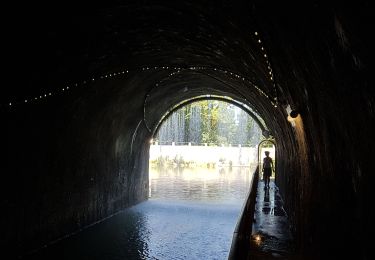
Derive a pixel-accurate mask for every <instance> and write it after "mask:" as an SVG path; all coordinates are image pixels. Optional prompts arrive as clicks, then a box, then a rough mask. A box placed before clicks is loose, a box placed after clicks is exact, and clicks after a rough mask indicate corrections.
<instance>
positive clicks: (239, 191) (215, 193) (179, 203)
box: [24, 167, 254, 260]
mask: <svg viewBox="0 0 375 260" xmlns="http://www.w3.org/2000/svg"><path fill="white" fill-rule="evenodd" d="M253 170H254V169H251V168H248V167H241V168H233V170H229V169H199V170H198V169H196V170H188V169H184V170H181V169H164V170H157V169H150V198H149V200H148V201H145V202H143V203H140V204H138V205H136V206H133V207H131V208H128V209H126V210H124V211H122V212H120V213H119V214H117V215H115V216H113V217H111V218H109V219H107V220H105V221H103V222H101V223H99V224H96V225H94V226H91V227H89V228H87V229H85V230H83V231H82V232H80V233H78V234H76V235H72V236H70V237H68V238H67V239H64V240H62V241H60V242H58V243H56V244H53V245H51V246H49V247H47V248H45V249H43V250H40V251H39V252H38V253H36V254H34V255H31V256H28V257H25V258H24V259H102V260H104V259H108V260H114V259H227V257H228V254H229V249H230V245H231V240H232V236H233V231H234V228H235V225H236V223H237V220H238V217H239V214H240V210H241V207H242V204H243V202H244V199H245V196H246V193H247V190H248V188H249V185H250V181H251V178H252V173H253Z"/></svg>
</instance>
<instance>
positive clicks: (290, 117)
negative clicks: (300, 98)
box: [285, 105, 299, 126]
mask: <svg viewBox="0 0 375 260" xmlns="http://www.w3.org/2000/svg"><path fill="white" fill-rule="evenodd" d="M285 111H286V113H287V115H288V117H287V119H288V121H289V122H290V123H291V124H292V126H295V120H296V118H297V117H298V115H299V111H298V110H297V109H291V107H290V105H288V106H287V107H286V108H285Z"/></svg>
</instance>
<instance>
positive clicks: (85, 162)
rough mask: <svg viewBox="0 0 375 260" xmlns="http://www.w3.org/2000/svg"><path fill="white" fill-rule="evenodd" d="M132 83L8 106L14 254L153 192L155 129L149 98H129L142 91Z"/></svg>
mask: <svg viewBox="0 0 375 260" xmlns="http://www.w3.org/2000/svg"><path fill="white" fill-rule="evenodd" d="M102 84H103V85H105V88H103V85H102ZM125 84H128V85H127V88H126V91H124V88H122V86H124V85H125ZM131 86H132V85H131V84H129V82H125V81H124V80H123V79H121V78H120V79H118V80H111V81H110V82H109V81H104V82H101V84H99V83H98V84H90V85H89V86H87V88H86V89H82V90H79V91H76V92H74V91H71V92H70V93H69V94H67V95H65V96H60V97H52V98H50V100H48V101H44V100H43V101H40V103H34V104H31V105H25V106H19V107H17V108H15V109H12V110H11V111H8V113H7V116H8V118H7V121H5V122H6V124H5V125H6V126H7V130H8V132H7V142H8V146H7V147H8V148H7V149H8V150H7V156H8V162H7V165H8V169H7V172H8V174H6V175H4V176H3V179H2V184H3V185H4V186H3V188H2V195H3V196H2V201H3V210H2V218H4V222H2V223H6V224H5V226H3V229H5V232H2V236H4V237H6V238H7V239H8V240H7V242H8V243H9V246H10V245H11V246H12V250H14V251H13V252H12V253H14V252H17V254H20V255H22V254H24V253H26V252H28V251H29V250H32V249H36V248H39V247H40V246H42V245H44V244H47V243H50V242H52V241H54V240H56V239H60V238H61V237H63V236H66V235H69V234H71V233H73V232H76V231H78V230H80V229H82V228H83V227H86V226H88V225H91V224H93V223H95V222H97V221H100V220H102V219H104V218H107V217H108V216H111V215H112V214H114V213H117V212H118V211H119V210H121V209H124V208H125V207H128V206H130V205H133V204H136V203H137V202H140V201H143V200H145V199H146V198H147V196H148V147H149V142H148V141H147V140H149V138H150V133H148V131H147V130H146V131H145V126H144V124H143V123H142V121H141V120H142V110H143V100H142V99H138V100H130V99H132V98H133V97H134V91H139V90H136V89H134V88H133V89H132V88H131ZM120 90H121V91H122V92H121V91H120ZM137 93H139V92H137ZM131 147H132V149H131ZM10 195H11V196H10ZM8 249H9V248H8Z"/></svg>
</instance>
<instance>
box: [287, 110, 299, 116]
mask: <svg viewBox="0 0 375 260" xmlns="http://www.w3.org/2000/svg"><path fill="white" fill-rule="evenodd" d="M298 114H299V112H298V110H292V111H290V113H289V116H290V117H291V118H297V116H298Z"/></svg>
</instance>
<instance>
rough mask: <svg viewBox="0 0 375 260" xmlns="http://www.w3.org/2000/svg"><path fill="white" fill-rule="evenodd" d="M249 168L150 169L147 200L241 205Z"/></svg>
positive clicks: (249, 177)
mask: <svg viewBox="0 0 375 260" xmlns="http://www.w3.org/2000/svg"><path fill="white" fill-rule="evenodd" d="M251 176H252V169H251V168H249V167H234V168H232V169H230V168H219V169H215V168H211V169H202V168H193V169H185V168H150V198H152V199H165V200H184V201H186V200H188V201H205V202H221V203H233V204H241V203H242V201H243V200H244V198H245V196H246V193H247V191H248V189H249V185H250V180H251Z"/></svg>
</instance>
